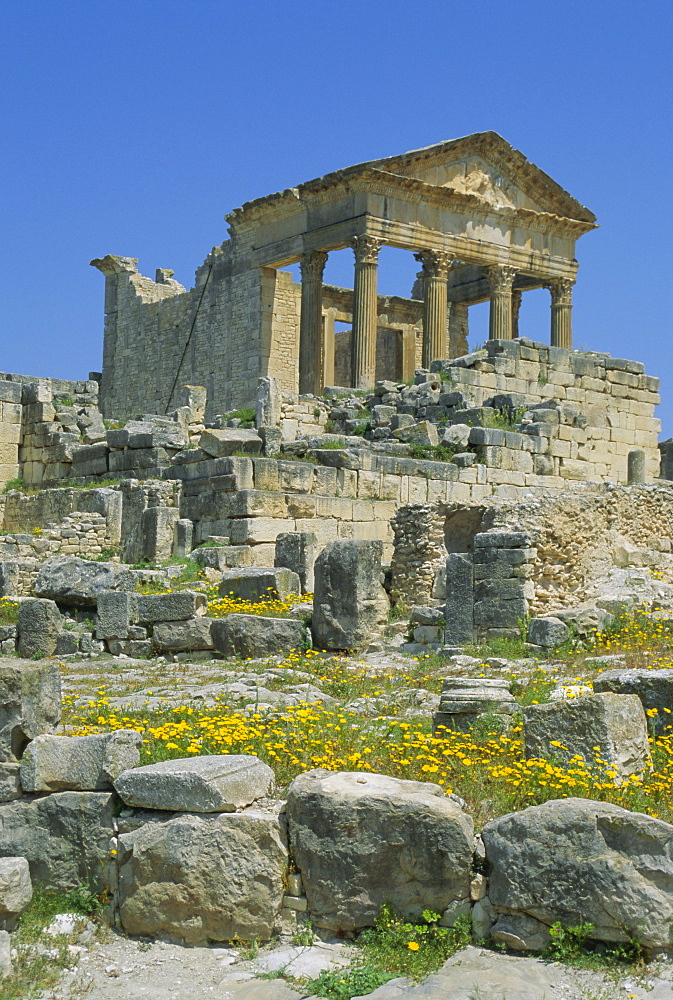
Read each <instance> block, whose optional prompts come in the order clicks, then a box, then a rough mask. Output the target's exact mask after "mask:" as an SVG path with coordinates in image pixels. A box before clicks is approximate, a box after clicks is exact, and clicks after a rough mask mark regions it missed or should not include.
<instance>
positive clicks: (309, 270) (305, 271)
mask: <svg viewBox="0 0 673 1000" xmlns="http://www.w3.org/2000/svg"><path fill="white" fill-rule="evenodd" d="M326 263H327V254H326V253H324V251H322V250H307V251H306V253H305V254H303V256H302V258H301V260H300V261H299V270H300V271H301V280H302V281H306V280H307V279H308V280H309V281H310V280H311V279H313V280H315V281H321V280H322V275H323V271H324V270H325V264H326Z"/></svg>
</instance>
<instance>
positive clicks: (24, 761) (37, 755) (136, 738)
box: [20, 729, 142, 792]
mask: <svg viewBox="0 0 673 1000" xmlns="http://www.w3.org/2000/svg"><path fill="white" fill-rule="evenodd" d="M141 745H142V735H141V733H138V732H136V731H135V730H132V729H119V730H117V731H116V732H114V733H100V734H95V735H92V736H50V735H42V736H37V737H36V738H35V739H34V740H33V741H32V742H31V743H29V744H28V746H27V747H26V749H25V751H24V754H23V757H22V758H21V772H20V773H21V785H22V786H23V790H24V791H25V792H63V791H78V792H87V791H92V792H93V791H96V792H100V791H107V790H109V789H112V787H113V785H114V781H115V779H116V778H117V777H118V776H119V775H120V774H121V773H122V771H126V769H127V768H130V767H136V766H137V765H138V764H139V763H140V746H141Z"/></svg>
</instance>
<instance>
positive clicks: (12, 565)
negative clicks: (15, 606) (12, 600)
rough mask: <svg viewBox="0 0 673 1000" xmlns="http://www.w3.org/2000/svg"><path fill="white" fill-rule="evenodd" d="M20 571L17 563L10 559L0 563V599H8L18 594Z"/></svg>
mask: <svg viewBox="0 0 673 1000" xmlns="http://www.w3.org/2000/svg"><path fill="white" fill-rule="evenodd" d="M20 581H21V569H20V566H19V564H18V562H14V561H13V560H11V559H3V560H2V561H0V597H10V596H12V595H14V594H18V593H19V588H20Z"/></svg>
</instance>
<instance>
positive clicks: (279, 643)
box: [210, 614, 306, 659]
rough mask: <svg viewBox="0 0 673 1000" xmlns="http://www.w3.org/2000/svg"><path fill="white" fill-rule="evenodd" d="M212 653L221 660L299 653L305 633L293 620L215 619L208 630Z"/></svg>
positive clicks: (260, 618)
mask: <svg viewBox="0 0 673 1000" xmlns="http://www.w3.org/2000/svg"><path fill="white" fill-rule="evenodd" d="M210 634H211V637H212V641H213V644H214V646H215V649H217V651H218V652H220V653H222V655H223V656H227V657H233V656H239V657H242V658H243V659H255V658H261V657H265V656H274V655H276V654H277V653H287V652H289V651H290V650H301V649H303V647H304V644H305V642H306V630H305V627H304V625H303V624H302V622H301V621H299V620H298V619H296V618H264V617H263V616H261V615H242V614H233V615H227V616H226V617H225V618H215V619H213V623H212V626H211V629H210Z"/></svg>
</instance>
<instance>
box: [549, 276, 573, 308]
mask: <svg viewBox="0 0 673 1000" xmlns="http://www.w3.org/2000/svg"><path fill="white" fill-rule="evenodd" d="M574 284H575V282H574V281H573V279H572V278H554V280H553V281H547V282H545V288H548V289H549V291H550V292H551V304H552V305H553V306H570V305H572V297H573V285H574Z"/></svg>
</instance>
